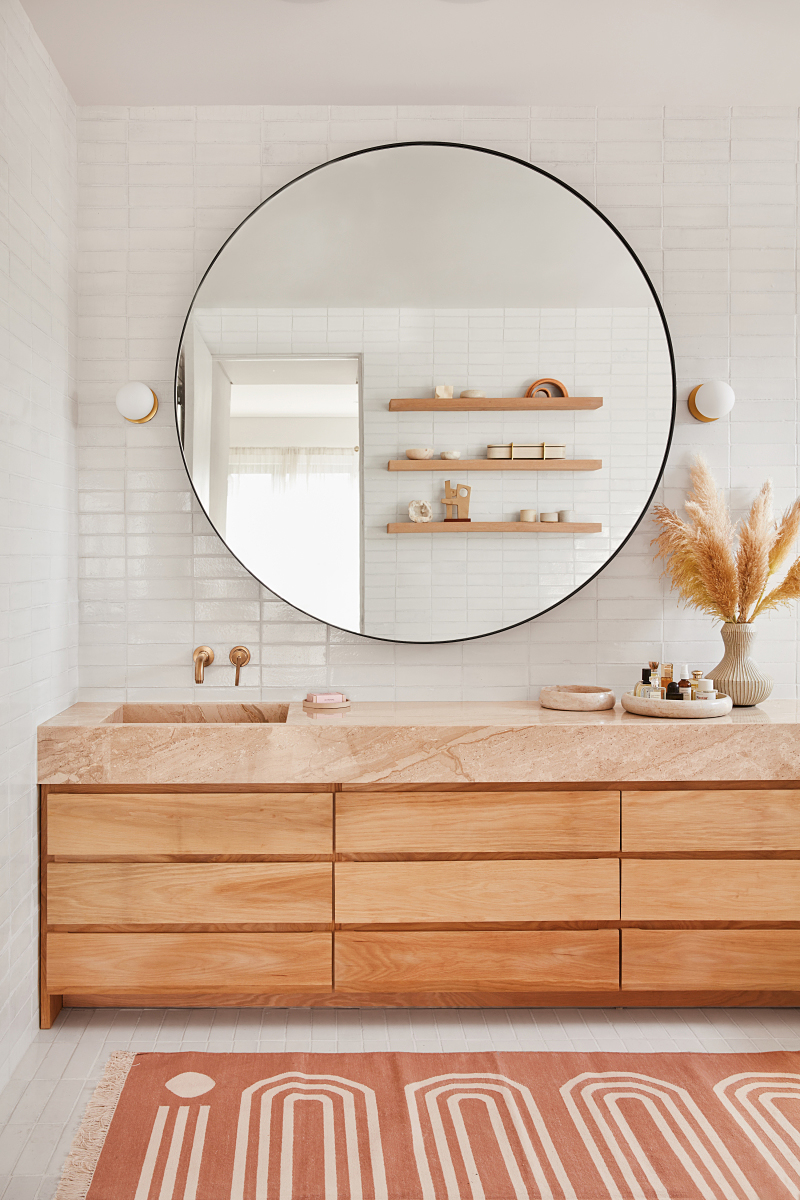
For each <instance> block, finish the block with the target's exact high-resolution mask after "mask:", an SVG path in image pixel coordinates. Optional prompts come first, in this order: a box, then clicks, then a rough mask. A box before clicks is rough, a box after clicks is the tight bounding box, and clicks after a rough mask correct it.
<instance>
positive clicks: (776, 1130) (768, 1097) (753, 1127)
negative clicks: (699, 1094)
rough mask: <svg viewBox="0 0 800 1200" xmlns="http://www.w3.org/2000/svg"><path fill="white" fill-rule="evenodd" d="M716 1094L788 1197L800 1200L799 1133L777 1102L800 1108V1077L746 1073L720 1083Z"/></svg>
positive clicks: (763, 1072)
mask: <svg viewBox="0 0 800 1200" xmlns="http://www.w3.org/2000/svg"><path fill="white" fill-rule="evenodd" d="M714 1091H715V1092H716V1094H717V1096H718V1097H719V1099H720V1100H721V1101H722V1103H723V1104H724V1105H725V1107H726V1108H727V1110H728V1112H729V1113H730V1114H731V1116H732V1117H733V1119H734V1120H735V1121H736V1123H737V1125H739V1126H740V1128H741V1129H743V1130H744V1132H745V1133H746V1134H747V1136H748V1138H749V1139H750V1141H751V1142H752V1143H753V1145H754V1146H755V1148H756V1150H757V1151H758V1153H759V1154H760V1155H761V1157H762V1158H763V1159H764V1161H765V1162H766V1163H767V1164H768V1165H769V1166H770V1167H771V1169H772V1170H773V1171H774V1172H775V1174H776V1175H777V1177H778V1179H780V1181H781V1183H782V1184H783V1186H784V1187H785V1188H786V1191H787V1192H788V1194H789V1195H790V1196H792V1197H794V1198H795V1200H796V1198H797V1197H800V1132H799V1131H798V1130H797V1128H796V1127H795V1126H794V1125H792V1124H791V1123H790V1122H789V1121H787V1120H786V1117H785V1116H784V1114H783V1113H782V1112H781V1110H780V1108H779V1107H778V1105H777V1104H776V1101H778V1100H795V1101H797V1102H798V1104H800V1075H795V1074H792V1073H791V1072H789V1071H744V1072H742V1073H741V1074H740V1075H729V1076H728V1078H727V1079H723V1080H721V1081H720V1082H719V1083H717V1084H715V1085H714ZM770 1142H771V1143H772V1148H770V1145H769V1143H770Z"/></svg>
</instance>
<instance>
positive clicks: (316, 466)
mask: <svg viewBox="0 0 800 1200" xmlns="http://www.w3.org/2000/svg"><path fill="white" fill-rule="evenodd" d="M228 470H229V473H230V475H231V476H237V475H271V476H272V485H273V488H274V489H275V490H276V491H284V490H285V489H286V487H287V486H288V485H290V484H292V483H294V482H296V481H299V479H300V477H301V476H304V477H305V479H306V480H309V479H310V477H311V476H314V475H350V476H352V477H353V478H357V476H358V453H357V452H356V450H355V449H354V448H353V447H352V446H231V449H230V458H229V465H228ZM231 483H232V484H235V479H231Z"/></svg>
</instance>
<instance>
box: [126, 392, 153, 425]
mask: <svg viewBox="0 0 800 1200" xmlns="http://www.w3.org/2000/svg"><path fill="white" fill-rule="evenodd" d="M117 409H118V411H119V412H120V413H121V414H122V416H123V417H124V418H125V420H126V421H130V422H131V423H132V424H133V425H144V423H145V421H152V419H153V417H154V416H155V415H156V413H157V412H158V396H157V395H156V394H155V392H154V391H153V389H152V388H149V387H148V386H147V384H146V383H126V384H125V386H124V387H121V388H120V389H119V391H118V392H117Z"/></svg>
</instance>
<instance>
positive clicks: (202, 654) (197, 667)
mask: <svg viewBox="0 0 800 1200" xmlns="http://www.w3.org/2000/svg"><path fill="white" fill-rule="evenodd" d="M192 658H193V659H194V681H195V683H202V682H203V671H204V669H205V668H206V667H210V666H211V664H212V663H213V661H214V651H213V650H212V649H211V647H210V646H198V647H197V649H196V650H195V652H194V654H193V655H192Z"/></svg>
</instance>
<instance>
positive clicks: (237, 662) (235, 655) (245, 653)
mask: <svg viewBox="0 0 800 1200" xmlns="http://www.w3.org/2000/svg"><path fill="white" fill-rule="evenodd" d="M229 658H230V660H231V662H232V663H233V665H234V666H235V667H236V682H235V684H234V686H235V687H238V686H239V672H240V671H241V669H242V667H246V666H247V664H248V663H249V662H250V651H249V650H248V649H247V646H234V647H233V649H232V650H231V652H230V655H229Z"/></svg>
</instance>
